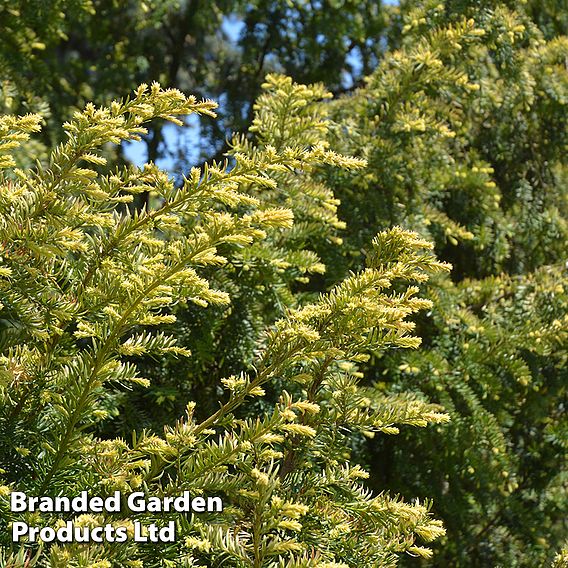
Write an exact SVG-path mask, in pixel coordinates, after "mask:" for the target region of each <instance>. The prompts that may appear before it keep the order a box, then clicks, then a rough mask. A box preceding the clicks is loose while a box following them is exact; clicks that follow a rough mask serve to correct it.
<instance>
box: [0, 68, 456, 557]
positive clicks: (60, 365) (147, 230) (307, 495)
mask: <svg viewBox="0 0 568 568" xmlns="http://www.w3.org/2000/svg"><path fill="white" fill-rule="evenodd" d="M278 84H279V86H280V90H281V91H282V93H283V95H282V94H281V97H283V99H284V100H296V101H298V100H300V99H301V98H302V97H303V99H304V101H305V105H308V106H309V105H311V104H312V102H311V101H312V99H314V98H319V97H321V96H323V95H324V92H323V90H322V89H321V88H319V87H314V88H312V89H308V88H305V87H297V86H294V85H293V84H292V83H291V82H290V81H289V80H287V79H283V78H280V79H279V78H271V79H269V84H268V87H271V86H272V87H273V88H274V87H276V86H277V85H278ZM267 96H269V95H267ZM280 100H282V98H281V99H280ZM280 104H281V102H280V103H278V102H273V103H270V102H269V101H268V100H264V101H261V102H260V103H259V108H260V109H261V110H260V111H259V118H258V121H257V122H256V123H255V129H256V131H257V132H258V133H259V137H258V142H259V144H258V145H257V146H252V145H250V144H248V143H247V144H245V143H244V141H241V142H237V143H236V144H235V150H234V153H233V159H234V163H233V164H232V165H231V167H228V165H227V164H216V163H213V164H211V165H205V166H203V167H202V168H200V169H198V168H194V169H192V170H191V171H190V172H189V173H188V174H187V176H186V177H185V178H184V181H183V184H182V185H180V186H176V185H174V183H173V181H172V180H171V179H170V178H169V177H168V176H167V175H166V174H165V173H164V172H162V171H160V170H159V169H158V168H157V167H156V166H154V165H152V164H148V165H146V166H145V167H144V168H143V169H137V168H134V167H128V168H122V169H113V170H111V171H108V168H107V166H106V163H105V158H104V157H103V156H102V155H101V148H102V147H104V146H105V145H106V144H109V143H111V144H116V143H120V142H121V141H124V140H128V139H135V138H136V137H138V136H140V135H142V134H143V133H144V132H145V126H144V125H145V124H146V123H147V121H149V120H152V119H155V118H157V117H160V118H163V119H166V120H171V121H174V122H176V121H179V117H180V116H184V115H187V114H190V113H198V114H207V115H213V113H214V108H215V104H214V103H212V102H210V101H206V100H205V101H198V100H196V99H195V98H193V97H185V96H184V95H182V94H181V93H180V92H179V91H175V90H162V89H160V87H159V86H158V85H157V84H153V85H152V86H151V87H147V86H146V85H142V86H141V87H139V88H138V89H137V91H136V92H135V93H134V94H133V95H132V96H131V97H130V98H128V99H126V100H124V101H121V102H114V103H112V104H111V105H110V106H109V107H104V108H96V107H95V106H93V105H88V106H87V107H86V109H85V110H84V111H83V112H77V113H75V115H74V117H73V119H72V120H71V121H70V122H69V123H67V124H65V125H64V130H65V132H66V134H67V141H66V142H65V143H63V144H61V145H59V146H58V147H56V148H55V149H54V150H53V151H52V152H51V154H50V156H49V160H48V161H47V162H46V163H37V165H36V166H35V167H34V168H32V169H22V168H18V167H16V163H15V160H14V159H13V158H12V156H11V154H12V152H14V151H15V150H16V148H17V147H18V146H20V145H21V144H22V143H24V147H23V148H24V150H25V143H26V140H27V139H28V136H29V135H30V134H31V133H35V132H37V131H38V130H39V128H40V126H39V123H40V119H39V117H37V116H34V115H29V116H23V117H11V116H4V117H2V119H0V136H1V141H0V152H1V156H2V157H1V162H0V166H1V167H2V178H1V186H2V192H1V199H0V209H1V213H2V214H1V216H0V220H1V221H0V242H1V244H2V253H1V257H2V262H1V265H0V277H1V280H0V291H1V302H2V304H1V309H2V311H1V312H0V313H1V317H2V320H1V322H2V335H1V338H2V345H1V359H0V363H1V372H0V397H1V401H2V405H1V416H0V420H1V430H0V432H1V446H0V447H1V450H0V452H1V456H2V471H1V474H0V475H1V479H2V485H1V489H0V491H1V493H2V495H3V496H4V498H3V500H2V504H1V507H2V525H3V527H2V534H3V535H4V536H3V537H2V543H3V546H4V556H3V562H4V564H5V565H10V566H21V567H22V568H23V566H30V565H32V564H36V565H38V566H42V565H43V566H52V567H59V566H61V567H63V566H91V567H95V566H97V567H103V566H199V565H201V566H213V565H221V564H222V565H225V566H239V567H240V566H243V567H245V566H251V567H260V566H274V567H276V566H298V567H300V566H306V567H308V566H314V567H315V566H321V567H340V566H371V565H373V566H394V565H396V564H397V559H398V557H399V556H400V555H401V554H404V553H408V554H411V555H419V556H426V557H427V556H428V555H429V554H430V550H429V549H428V548H426V547H425V544H426V543H428V542H430V541H432V540H435V539H436V538H438V537H440V536H441V535H443V534H444V529H443V528H442V526H441V523H440V522H439V521H437V520H435V519H433V518H432V517H431V516H430V514H429V507H430V504H429V502H428V501H427V500H425V501H421V502H418V501H414V502H412V503H410V502H406V501H404V500H403V499H401V498H399V497H397V496H394V495H389V494H388V493H385V492H380V493H376V494H373V493H371V492H370V491H369V490H368V489H367V488H366V487H365V484H364V482H363V480H364V479H365V478H366V477H367V476H368V474H367V473H366V472H365V471H364V470H363V469H362V468H361V467H360V466H359V465H357V464H356V463H355V462H354V461H353V458H352V451H351V448H352V444H353V441H354V440H355V439H357V438H360V437H361V436H362V435H371V434H372V433H376V432H383V433H386V434H394V433H396V432H397V431H398V426H400V425H411V426H412V425H413V426H426V425H427V424H429V423H434V424H436V423H443V422H446V421H447V420H448V417H447V415H446V414H444V413H442V412H440V408H439V407H438V406H437V405H431V404H428V403H424V402H422V401H421V400H420V399H418V398H416V397H413V396H409V395H407V394H392V395H384V394H383V393H379V392H378V391H371V390H370V389H364V388H361V387H360V386H359V382H360V380H359V376H360V374H359V373H358V371H357V365H358V364H360V363H361V362H364V361H365V360H366V359H367V358H368V356H369V353H371V352H372V353H380V352H382V351H384V350H388V349H392V348H397V349H408V348H411V349H412V348H416V347H417V346H418V345H419V344H420V339H419V338H418V337H417V336H415V335H413V329H414V323H413V322H412V321H411V319H410V318H411V317H412V316H413V314H415V313H417V312H419V311H421V310H424V309H430V308H431V306H432V304H431V302H430V301H429V300H426V299H423V298H421V297H420V296H419V295H418V287H417V286H416V284H417V283H423V282H425V281H426V280H427V279H428V275H429V274H430V273H437V272H443V271H446V270H447V269H448V265H447V264H445V263H440V262H438V261H437V260H436V259H435V257H434V256H433V255H432V253H431V251H430V249H431V248H432V245H430V244H429V243H428V242H427V241H425V240H423V239H421V238H419V237H418V236H417V234H415V233H412V232H408V231H405V230H403V229H401V228H398V227H395V228H393V229H390V230H388V231H384V232H381V233H379V234H378V235H377V236H376V237H375V238H374V239H373V240H372V243H371V253H370V254H369V255H368V259H367V266H366V268H364V269H362V270H361V271H359V272H357V273H353V274H351V275H349V276H348V277H347V278H345V279H344V280H343V281H342V282H340V283H339V284H337V285H336V286H335V287H333V288H332V290H331V291H330V292H329V293H326V294H323V295H321V296H320V297H318V298H316V299H315V300H314V301H313V302H308V303H305V304H304V305H302V306H299V307H297V308H290V309H287V310H284V311H283V313H282V317H280V318H279V319H278V320H277V321H276V322H275V323H274V324H273V325H272V326H269V327H268V328H267V329H266V330H265V333H264V334H263V337H262V338H261V339H260V340H259V341H258V346H257V350H256V353H255V355H254V358H253V361H252V362H251V364H250V365H248V368H247V369H246V370H244V371H243V372H241V373H239V374H235V375H229V376H226V377H224V378H223V380H222V386H223V389H224V392H223V393H222V395H221V396H220V398H219V407H218V409H217V410H216V411H214V412H212V413H211V414H209V415H208V416H206V417H204V418H197V417H196V411H197V410H198V409H197V407H196V404H195V403H194V402H189V403H188V404H187V406H186V410H185V413H184V414H183V415H182V416H181V417H180V418H179V420H178V421H177V422H176V423H173V424H170V425H165V427H164V429H163V430H162V432H160V433H159V434H156V433H150V432H144V431H138V432H135V433H134V435H133V436H132V437H131V439H129V441H128V442H127V441H125V440H124V439H122V438H112V437H110V438H107V439H100V438H98V437H97V436H96V435H95V434H94V432H95V428H96V427H97V425H98V424H100V423H101V422H102V421H104V420H105V418H107V417H108V415H109V412H110V411H111V410H112V393H113V392H114V391H115V390H116V389H117V388H122V389H128V388H130V387H131V386H136V385H147V384H148V383H151V380H152V377H151V376H145V377H143V376H141V375H140V373H139V369H138V368H137V366H136V364H135V363H134V362H133V357H137V356H141V355H146V354H152V355H153V356H155V357H159V358H168V357H179V358H184V357H192V355H191V352H190V349H191V345H187V346H186V345H180V344H179V343H178V342H177V340H176V338H175V337H173V336H172V335H170V334H167V333H165V332H164V331H163V330H162V326H163V325H165V324H171V323H173V322H174V320H175V315H174V313H173V311H174V307H175V306H176V304H182V305H185V304H189V303H192V304H195V305H197V306H199V307H200V309H203V310H207V309H210V308H209V307H210V306H215V305H227V304H229V303H230V302H231V295H230V293H227V292H226V291H224V290H221V289H219V288H217V287H215V286H214V285H212V283H211V282H210V281H209V280H208V279H207V278H206V275H208V274H211V273H212V272H213V271H214V270H216V269H219V270H224V269H225V268H224V267H227V265H230V264H231V263H232V262H235V263H239V262H241V263H242V262H243V258H247V259H250V262H251V263H254V262H259V261H262V260H263V259H267V258H268V259H272V260H273V259H274V258H281V259H282V260H281V264H285V266H282V267H281V268H287V267H291V269H293V272H292V276H294V277H295V278H297V277H301V275H302V274H303V273H304V272H309V271H310V270H314V267H313V265H312V263H313V261H314V258H313V254H310V253H309V252H308V253H304V254H300V253H298V254H296V255H294V254H293V252H292V251H293V248H292V249H289V250H283V251H280V249H281V247H282V244H281V241H282V240H283V239H284V238H285V237H286V234H287V233H286V231H290V230H293V228H294V225H293V223H294V215H295V213H296V212H297V215H298V217H299V220H300V222H301V223H300V227H299V228H298V231H299V233H298V234H300V235H301V234H302V233H301V231H302V230H305V227H302V222H303V223H304V225H305V223H307V222H308V221H309V219H310V214H309V208H308V210H307V209H306V204H305V202H304V200H303V199H302V198H301V197H300V196H298V197H297V198H295V199H293V200H296V201H297V204H296V208H295V209H294V207H292V209H289V208H287V207H285V205H287V204H288V203H289V201H290V197H286V195H288V196H291V197H292V198H293V196H294V195H295V192H298V191H299V188H300V187H306V188H308V189H309V188H312V189H311V190H310V191H312V192H315V191H316V190H317V191H319V193H320V195H321V198H322V199H323V200H324V204H325V202H326V200H330V199H331V197H330V195H329V194H328V192H327V191H326V190H325V189H324V188H322V187H321V186H317V187H316V186H312V185H311V184H310V182H309V181H306V180H304V181H302V179H303V176H304V175H305V173H307V172H309V171H310V170H311V169H312V168H313V167H315V166H320V165H322V164H328V165H333V166H335V167H340V168H353V167H360V166H362V165H363V164H362V163H361V161H360V160H356V159H353V158H349V157H345V156H342V155H339V154H336V153H335V152H332V151H331V150H329V149H328V148H327V147H326V144H324V143H322V142H321V141H319V136H320V134H321V131H322V130H325V128H324V126H323V123H322V122H321V119H322V116H318V114H317V113H316V114H314V115H307V116H305V115H302V113H301V112H300V113H298V114H295V113H294V108H292V109H287V113H288V114H291V115H292V116H294V117H295V118H294V119H293V120H292V121H291V122H290V123H289V124H288V126H286V129H284V130H281V131H280V132H279V133H278V134H279V135H280V136H281V137H282V139H280V140H279V141H278V142H277V141H276V140H273V139H271V137H270V135H269V134H267V133H266V132H265V131H264V126H263V124H264V121H266V124H271V123H270V121H271V120H272V119H271V114H270V113H271V109H272V110H274V112H276V114H278V111H277V110H275V109H278V108H279V105H280ZM305 105H304V106H305ZM294 106H295V107H299V108H301V107H302V106H303V105H302V104H300V103H299V102H296V103H295V105H294ZM262 108H264V109H265V110H264V113H265V114H263V111H262ZM310 116H311V118H310ZM314 117H315V118H314ZM312 130H313V132H312ZM302 132H303V136H304V139H305V140H306V143H305V144H304V145H303V146H299V145H297V144H295V143H294V134H295V133H296V135H300V134H301V133H302ZM299 133H300V134H299ZM287 137H290V140H291V141H292V144H291V145H287V144H286V138H287ZM272 142H274V144H273V143H272ZM239 145H240V146H239ZM279 184H281V186H282V188H283V192H284V194H283V195H280V194H279V193H278V187H279ZM298 184H299V185H298ZM140 192H149V193H150V197H151V199H150V201H149V205H148V207H144V208H142V209H141V210H136V209H134V210H133V209H131V208H130V207H129V205H130V204H131V203H132V201H133V197H134V195H136V194H137V193H140ZM330 206H331V209H330V207H327V208H326V209H327V210H328V212H327V213H326V214H325V215H324V217H325V220H326V221H327V222H328V223H329V224H331V225H332V226H333V224H334V223H336V220H335V216H334V213H333V211H334V210H333V207H334V206H335V205H334V203H333V201H330ZM280 231H281V233H280ZM292 241H293V239H292ZM267 389H270V391H271V396H270V397H268V398H267V399H266V401H265V403H264V405H263V406H262V408H263V411H262V412H260V413H257V415H256V416H254V417H250V414H251V413H250V411H248V412H247V407H248V405H251V403H252V402H253V401H254V400H256V399H263V398H264V397H265V392H266V391H267ZM109 408H110V409H111V410H109ZM141 488H142V489H143V490H144V491H145V492H147V493H148V494H149V495H174V494H178V493H181V492H182V491H183V490H189V491H190V492H191V493H192V494H194V495H199V494H207V495H209V494H215V495H221V496H222V497H223V499H224V502H225V510H224V511H223V513H219V514H211V515H209V516H200V517H197V516H196V517H194V518H190V517H180V516H179V515H178V516H177V518H175V521H176V525H177V534H178V540H177V542H176V543H175V544H171V545H164V546H163V547H160V548H146V547H143V546H136V545H134V544H132V543H128V544H126V545H125V544H113V543H107V544H91V545H68V546H64V545H51V546H47V545H46V546H45V547H44V548H43V549H42V550H33V548H32V549H31V550H29V552H26V551H22V550H18V548H17V546H16V545H13V544H10V543H9V534H10V533H9V531H8V525H9V523H10V522H11V521H13V520H15V516H14V514H13V513H10V512H9V509H8V503H7V500H6V499H5V496H6V495H7V494H8V493H9V492H10V490H15V489H18V490H24V491H26V492H27V493H28V494H31V495H38V494H40V495H43V494H48V495H57V494H65V495H73V494H78V493H79V491H81V490H88V491H89V492H90V494H100V495H106V494H110V493H112V492H113V491H115V490H117V489H118V490H121V491H123V492H130V491H132V490H135V489H141ZM23 517H24V520H26V521H27V522H29V523H30V524H35V525H37V524H40V525H51V526H56V524H57V523H58V522H60V520H61V519H60V517H55V516H49V515H47V514H38V513H30V514H26V515H24V516H23ZM75 520H76V522H78V523H79V524H83V525H85V524H87V525H93V524H105V523H106V522H111V523H117V524H121V525H126V526H127V527H131V526H132V519H130V518H127V517H126V516H125V517H124V518H120V517H118V518H117V517H116V516H108V517H107V518H104V515H100V516H96V515H83V516H81V517H79V518H77V519H75ZM145 520H148V521H149V520H152V515H148V516H147V518H146V519H145ZM153 520H154V521H155V522H156V523H158V524H163V523H165V522H166V521H167V520H168V516H167V515H166V516H157V517H156V518H155V519H153Z"/></svg>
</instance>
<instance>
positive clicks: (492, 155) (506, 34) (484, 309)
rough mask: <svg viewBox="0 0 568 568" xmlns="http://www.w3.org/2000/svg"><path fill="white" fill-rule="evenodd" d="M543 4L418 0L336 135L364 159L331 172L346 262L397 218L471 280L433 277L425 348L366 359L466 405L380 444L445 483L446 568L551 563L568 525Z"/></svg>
mask: <svg viewBox="0 0 568 568" xmlns="http://www.w3.org/2000/svg"><path fill="white" fill-rule="evenodd" d="M551 4H555V3H551ZM533 8H534V6H533ZM534 13H535V12H534V10H533V9H532V8H531V5H530V3H529V4H527V6H526V10H525V7H524V4H523V3H504V2H491V3H486V2H409V3H405V4H403V6H402V8H401V11H400V26H401V33H400V35H399V36H398V38H399V49H396V50H391V51H389V52H387V53H386V54H385V57H384V59H383V60H382V61H381V62H380V64H379V66H378V68H377V69H376V71H374V72H373V73H372V74H371V75H370V76H369V78H368V80H367V83H366V85H365V86H364V87H363V88H361V89H358V90H357V91H355V92H354V93H353V95H351V96H348V97H344V98H342V99H340V100H338V101H337V102H335V103H333V104H334V107H335V111H334V112H332V116H333V118H334V120H335V121H336V122H338V123H340V124H341V126H338V127H337V133H338V134H337V143H338V144H339V148H341V149H342V151H344V152H348V153H349V152H350V153H356V154H357V155H360V156H362V157H365V158H366V159H367V161H368V167H367V168H365V169H363V170H361V172H360V173H358V174H356V175H355V176H354V177H353V176H352V177H351V178H350V179H349V180H347V179H346V178H345V176H343V175H342V173H341V172H332V173H330V175H329V180H331V182H330V183H331V185H332V186H334V187H335V188H336V195H338V197H340V198H341V202H342V205H341V207H340V211H339V215H340V217H341V218H343V219H344V220H345V221H346V222H347V226H348V227H349V231H347V232H346V234H345V241H346V244H347V249H348V250H350V251H351V255H350V256H349V257H348V259H347V261H344V263H345V264H347V265H348V266H349V267H351V268H352V267H353V264H354V262H355V263H357V258H359V257H362V255H361V252H360V251H361V249H363V250H364V248H365V246H366V245H365V240H366V239H368V238H370V237H371V234H372V231H374V230H375V228H376V227H379V228H381V227H388V226H390V225H391V224H393V223H397V224H401V225H402V226H404V227H405V228H407V229H412V230H415V231H418V232H419V233H420V234H422V235H423V236H424V237H426V238H430V239H433V240H434V241H435V243H436V251H437V253H438V255H439V257H440V258H442V259H444V260H447V261H450V262H452V264H453V266H454V270H453V271H452V279H453V280H454V281H456V282H458V283H457V284H451V283H450V282H445V283H442V282H441V281H440V280H437V281H436V282H435V283H434V285H433V287H432V289H431V296H433V297H435V298H436V300H435V305H436V307H437V308H438V309H436V310H434V311H433V317H432V318H421V319H420V323H419V326H420V327H419V329H420V332H421V334H422V336H423V337H424V339H425V342H424V343H425V347H424V348H423V349H421V350H420V351H417V352H416V353H413V354H410V353H407V352H402V351H401V352H396V353H395V354H394V355H393V356H391V355H389V354H387V355H386V356H385V357H382V358H380V359H377V360H375V361H373V365H372V370H368V371H367V376H368V377H371V376H374V378H375V380H376V383H375V387H376V388H379V389H381V390H383V391H384V392H398V391H399V390H402V391H405V392H406V391H407V390H408V389H409V388H410V389H415V391H416V392H417V393H420V395H421V396H425V397H426V400H430V401H432V402H438V403H440V404H442V406H443V407H444V408H445V409H446V410H447V411H448V412H449V413H450V415H451V416H452V421H451V423H450V425H449V426H448V428H447V430H446V436H443V437H441V438H436V439H434V437H430V436H429V435H428V434H426V435H425V436H424V437H423V438H420V439H419V438H415V437H413V436H412V435H411V434H409V436H408V438H407V439H408V440H409V441H410V444H409V446H410V447H411V448H412V449H411V450H409V451H405V450H402V451H400V452H399V449H398V448H397V447H395V446H391V443H390V440H389V439H386V438H378V439H377V441H376V443H375V444H374V445H373V447H372V452H375V457H374V458H369V459H370V460H371V462H372V463H375V464H376V467H375V468H373V471H374V472H375V473H376V478H375V479H374V480H373V481H374V483H375V484H376V487H391V488H396V490H397V491H401V492H402V493H403V494H416V493H420V492H423V493H422V494H423V495H426V494H427V495H432V491H434V493H435V496H434V502H435V507H436V510H437V511H439V512H440V514H441V516H442V517H443V518H444V520H445V526H446V527H447V530H448V534H447V537H446V539H447V540H445V542H443V543H442V545H441V550H440V554H439V555H435V556H434V559H433V564H434V565H438V566H464V567H465V566H497V565H499V566H501V565H502V566H527V567H532V566H544V565H547V564H548V563H549V562H550V561H551V560H552V558H553V556H554V553H555V551H556V550H558V549H559V548H560V546H561V544H562V542H563V541H564V540H565V538H566V535H567V532H568V526H567V525H566V518H567V508H568V483H567V479H568V468H567V460H566V432H567V430H566V428H567V422H566V403H567V396H568V395H567V390H566V384H567V383H566V379H567V377H566V347H567V343H566V329H567V325H568V320H567V319H566V314H567V312H568V305H567V304H566V286H567V276H568V275H567V271H566V265H565V263H566V259H567V258H568V244H567V243H568V224H567V219H568V210H567V199H566V180H567V168H566V157H565V156H566V144H567V134H568V131H567V124H568V122H567V117H568V114H567V101H568V72H567V69H566V58H567V56H568V40H567V38H566V37H565V36H560V35H554V34H553V36H551V35H550V32H551V28H550V27H549V26H547V29H546V30H545V32H544V33H543V31H541V30H540V29H539V22H540V21H541V20H539V21H538V22H537V21H534V20H533V19H532V14H534ZM545 19H546V16H543V20H545ZM343 250H345V249H343ZM330 252H331V251H330ZM337 261H338V264H339V263H341V258H337ZM328 264H331V262H330V261H328ZM405 435H406V434H405ZM397 441H398V440H397ZM399 447H400V448H405V447H406V446H405V445H401V446H399Z"/></svg>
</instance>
